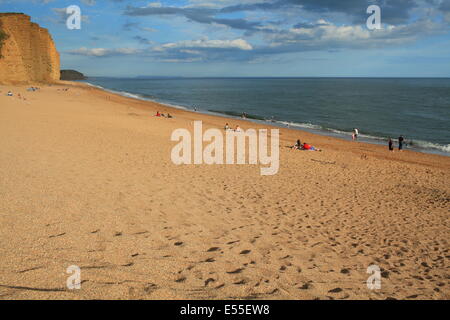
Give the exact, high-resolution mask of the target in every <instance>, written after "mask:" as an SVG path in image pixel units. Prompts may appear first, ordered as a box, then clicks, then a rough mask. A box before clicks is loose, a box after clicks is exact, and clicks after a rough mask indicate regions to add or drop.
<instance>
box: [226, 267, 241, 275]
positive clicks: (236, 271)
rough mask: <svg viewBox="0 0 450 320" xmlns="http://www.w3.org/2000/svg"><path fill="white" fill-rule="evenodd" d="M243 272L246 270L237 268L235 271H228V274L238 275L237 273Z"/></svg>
mask: <svg viewBox="0 0 450 320" xmlns="http://www.w3.org/2000/svg"><path fill="white" fill-rule="evenodd" d="M242 270H244V269H243V268H237V269H235V270H233V271H227V273H229V274H236V273H241V272H242Z"/></svg>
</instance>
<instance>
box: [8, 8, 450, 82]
mask: <svg viewBox="0 0 450 320" xmlns="http://www.w3.org/2000/svg"><path fill="white" fill-rule="evenodd" d="M71 5H77V6H79V7H80V9H81V29H79V30H78V29H73V30H71V29H68V28H67V25H66V21H67V19H68V18H69V15H68V14H67V13H66V8H67V7H68V6H71ZM370 5H378V6H379V8H380V9H381V15H380V18H381V21H380V23H381V25H380V27H381V28H380V29H373V28H368V26H367V23H366V22H367V19H368V18H369V17H370V16H371V15H372V14H371V13H367V9H368V7H369V6H370ZM0 12H22V13H25V14H28V15H30V16H31V17H32V21H33V22H36V23H38V24H39V25H41V26H42V27H44V28H47V29H49V31H50V33H51V35H52V37H53V39H54V41H55V44H56V47H57V49H58V51H59V52H60V54H61V67H62V69H75V70H78V71H80V72H83V73H84V74H86V75H88V76H112V77H135V76H184V77H450V0H160V1H126V0H0Z"/></svg>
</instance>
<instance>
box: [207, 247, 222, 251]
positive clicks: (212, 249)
mask: <svg viewBox="0 0 450 320" xmlns="http://www.w3.org/2000/svg"><path fill="white" fill-rule="evenodd" d="M219 250H220V248H219V247H211V248H209V249H208V250H207V251H206V252H214V251H219Z"/></svg>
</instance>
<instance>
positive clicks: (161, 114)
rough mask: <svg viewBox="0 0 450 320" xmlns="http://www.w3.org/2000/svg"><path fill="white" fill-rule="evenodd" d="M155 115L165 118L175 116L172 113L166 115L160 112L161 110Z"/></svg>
mask: <svg viewBox="0 0 450 320" xmlns="http://www.w3.org/2000/svg"><path fill="white" fill-rule="evenodd" d="M155 117H163V118H169V119H171V118H173V117H172V115H171V114H170V113H167V116H166V115H164V113H160V112H159V111H156V114H155Z"/></svg>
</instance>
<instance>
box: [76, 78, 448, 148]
mask: <svg viewBox="0 0 450 320" xmlns="http://www.w3.org/2000/svg"><path fill="white" fill-rule="evenodd" d="M72 82H73V83H82V84H87V85H88V86H90V87H94V88H96V89H98V90H101V91H104V92H108V93H110V94H116V95H118V96H122V97H125V98H131V99H136V100H139V101H147V102H151V103H156V104H160V105H163V106H166V107H170V108H174V109H176V110H184V111H190V112H193V113H200V114H206V115H212V116H217V117H221V118H225V119H229V120H230V121H233V120H243V121H248V122H252V123H257V124H260V125H268V126H271V127H274V128H279V129H292V130H298V131H301V132H308V133H311V134H316V135H320V136H326V137H333V138H338V139H340V140H343V141H351V140H350V137H351V133H350V132H345V131H341V130H338V129H332V128H322V127H320V126H317V125H314V124H310V123H303V124H302V123H295V122H289V121H286V120H269V119H258V118H246V119H244V118H242V117H239V116H237V115H236V116H233V115H231V114H227V113H226V112H220V111H214V110H197V111H194V110H193V109H192V108H189V107H187V106H183V105H173V104H171V103H170V102H165V101H158V100H154V99H152V98H150V97H149V98H147V97H145V96H144V95H142V94H137V93H131V92H127V91H116V90H113V89H108V88H104V87H102V86H99V85H96V84H93V83H90V82H88V80H83V81H76V82H74V81H72ZM309 126H310V127H309ZM395 141H396V139H394V142H395ZM415 141H420V143H422V144H423V143H425V144H428V145H435V143H434V142H429V141H422V140H415ZM351 142H352V141H351ZM358 142H362V143H368V144H371V145H379V146H387V142H388V140H387V138H385V137H380V136H371V135H366V134H360V138H359V139H358ZM414 143H415V142H414V140H411V142H410V143H409V144H412V145H413V146H412V147H408V146H406V147H405V146H404V150H409V151H414V152H419V153H425V154H435V155H441V156H445V157H450V152H447V151H444V150H442V149H441V148H444V146H442V145H439V147H417V146H414ZM395 147H397V145H396V144H395Z"/></svg>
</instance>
